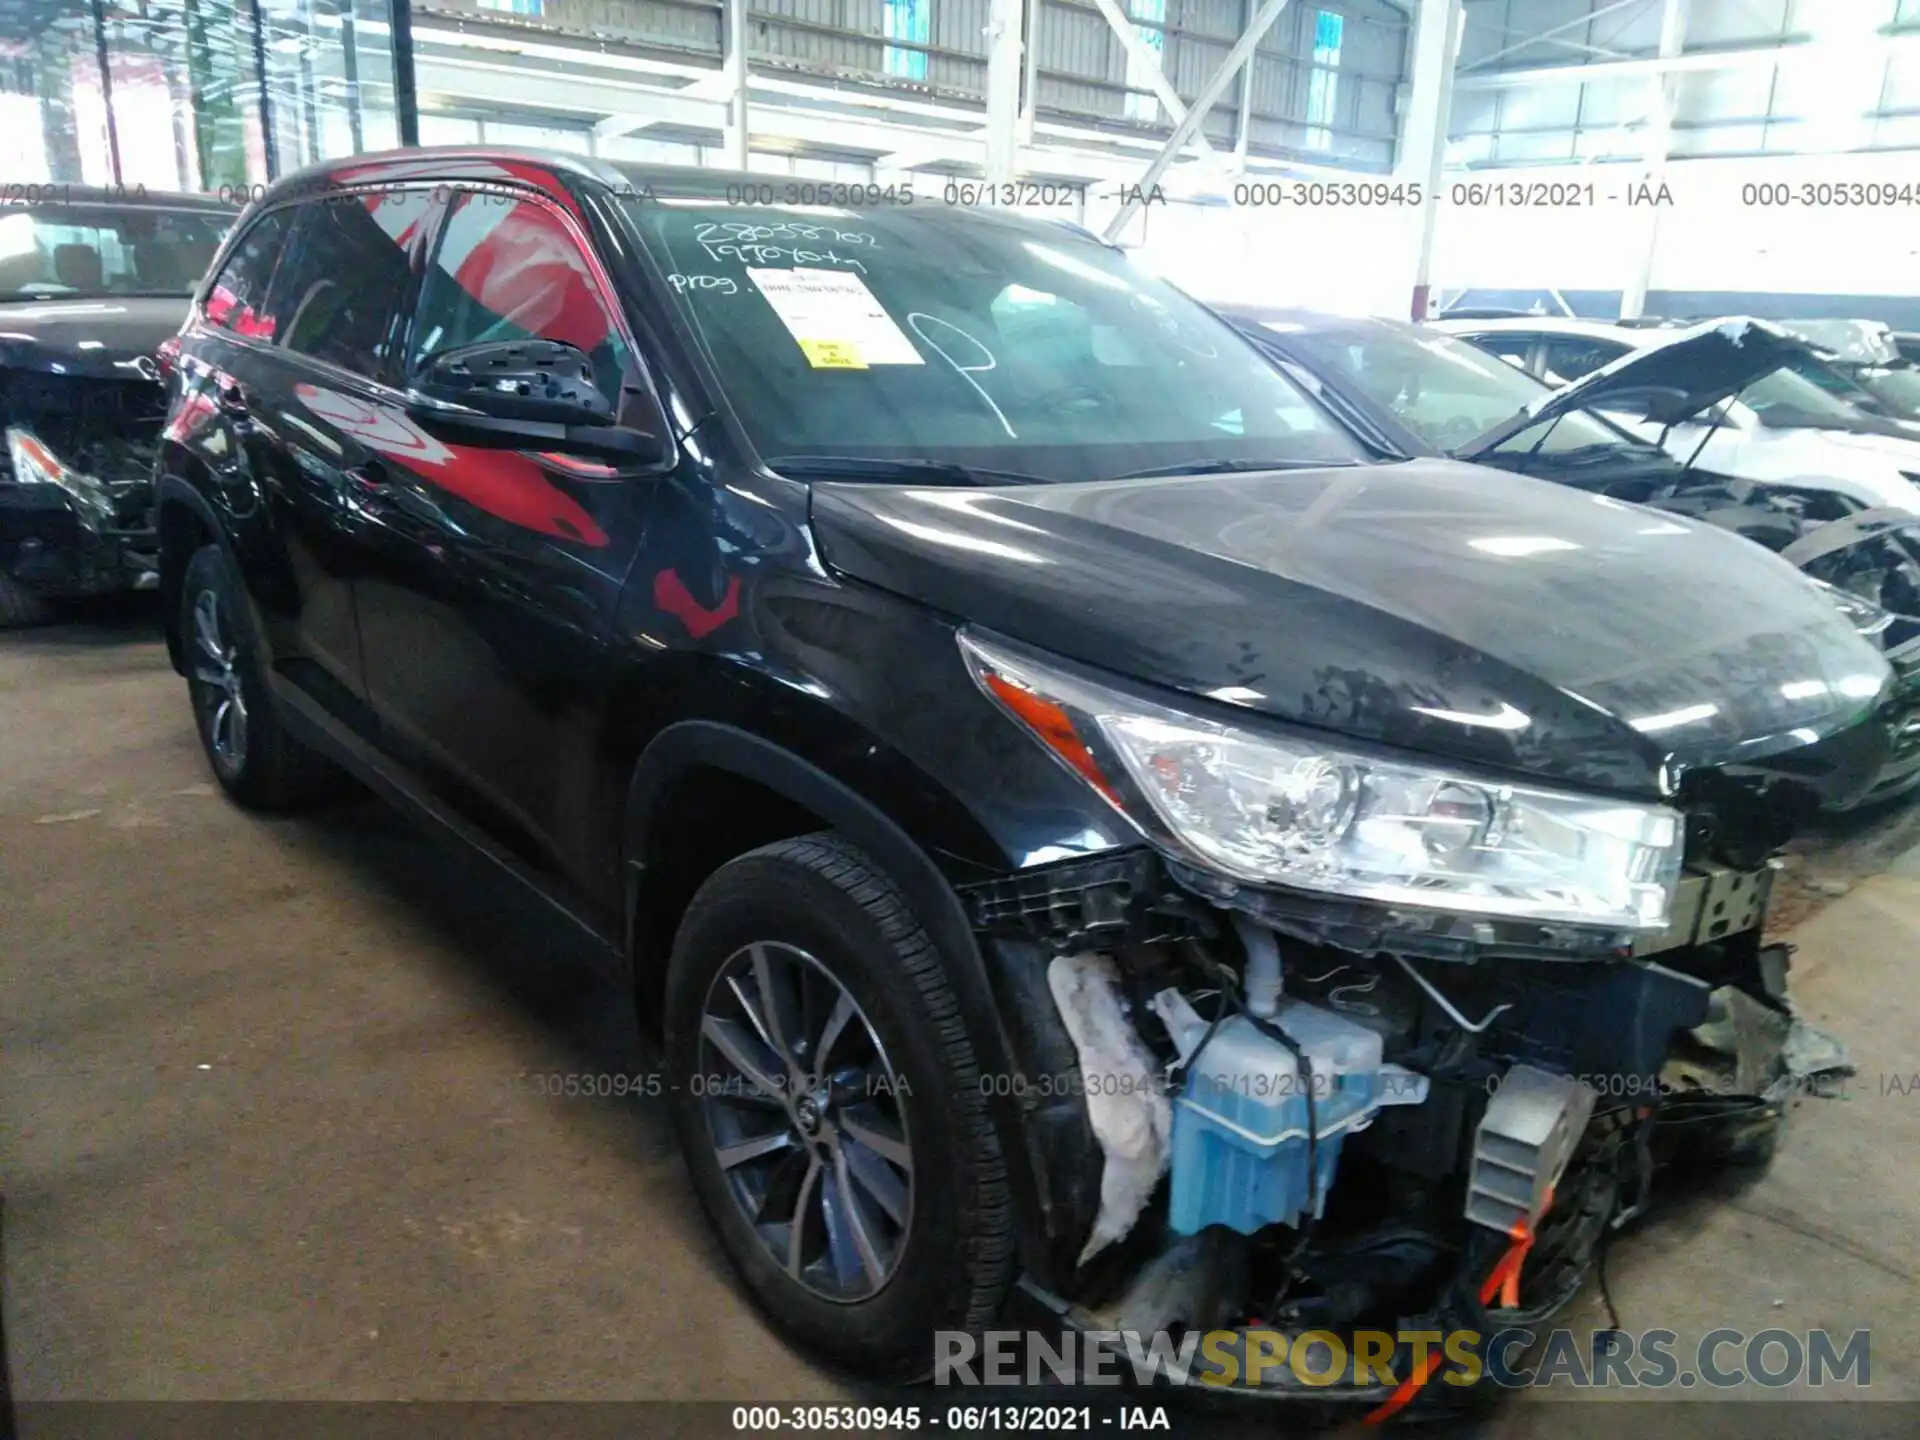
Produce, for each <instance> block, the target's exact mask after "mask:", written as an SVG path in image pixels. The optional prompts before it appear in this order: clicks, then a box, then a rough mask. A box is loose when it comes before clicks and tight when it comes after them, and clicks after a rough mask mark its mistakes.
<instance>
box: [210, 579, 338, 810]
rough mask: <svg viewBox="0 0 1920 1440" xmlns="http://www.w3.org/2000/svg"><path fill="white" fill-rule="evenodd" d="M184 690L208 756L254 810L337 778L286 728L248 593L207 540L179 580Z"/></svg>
mask: <svg viewBox="0 0 1920 1440" xmlns="http://www.w3.org/2000/svg"><path fill="white" fill-rule="evenodd" d="M180 634H181V636H182V637H183V639H184V650H185V657H186V667H187V691H188V694H189V695H190V696H191V698H192V700H193V717H194V722H195V727H196V728H197V730H198V731H199V734H200V745H201V748H202V749H203V750H205V751H206V755H207V763H208V764H210V765H211V766H212V767H213V775H214V778H215V779H216V780H218V781H219V782H220V785H221V788H222V789H224V790H225V791H226V792H227V793H228V794H229V795H231V796H232V797H233V798H234V799H235V800H238V801H239V802H240V803H241V804H242V805H245V806H247V807H249V808H250V809H255V810H282V809H287V808H290V807H292V806H295V805H299V804H302V803H305V802H308V801H311V800H313V799H314V798H316V797H317V796H318V795H320V794H321V793H323V792H325V791H326V790H328V789H330V788H331V786H332V783H333V782H335V781H336V780H337V778H338V775H339V772H338V771H336V770H334V769H333V767H332V766H331V765H329V764H328V763H327V762H326V760H325V759H323V758H322V757H321V756H320V755H318V754H317V753H315V752H314V751H313V750H310V749H309V748H307V747H306V746H305V745H303V744H302V743H301V742H300V741H298V740H296V739H295V738H294V737H293V736H292V735H290V734H288V733H287V729H286V727H285V725H284V724H283V723H282V721H281V719H280V714H279V711H278V710H277V709H276V708H275V706H274V703H273V695H272V692H271V691H270V690H269V689H268V688H267V683H266V676H265V673H264V671H263V670H262V669H261V664H260V648H259V646H258V644H257V643H256V641H255V638H254V634H253V628H252V624H251V620H250V616H249V612H248V610H247V608H246V598H245V595H244V594H243V592H242V591H241V588H240V584H239V581H238V580H237V579H236V578H235V576H234V574H233V567H232V566H231V564H229V562H228V560H227V556H226V552H225V551H223V550H222V549H221V548H220V547H219V546H218V545H204V546H202V547H201V548H200V549H199V550H198V551H196V552H195V553H194V557H193V559H192V560H191V561H189V562H188V564H187V570H186V574H185V576H184V577H183V579H182V582H181V586H180Z"/></svg>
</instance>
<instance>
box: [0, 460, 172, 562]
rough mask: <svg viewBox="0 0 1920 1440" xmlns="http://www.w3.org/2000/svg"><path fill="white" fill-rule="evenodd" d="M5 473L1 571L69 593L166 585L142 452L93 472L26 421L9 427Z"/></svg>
mask: <svg viewBox="0 0 1920 1440" xmlns="http://www.w3.org/2000/svg"><path fill="white" fill-rule="evenodd" d="M6 442H7V459H8V462H9V473H8V474H7V475H5V476H4V477H0V571H4V572H5V573H6V574H8V575H10V576H11V577H12V578H13V579H14V580H15V581H16V582H17V583H18V584H20V585H21V586H22V587H24V588H25V589H28V590H30V591H32V592H34V593H35V594H38V595H44V596H47V597H48V598H56V599H64V598H70V597H77V596H83V595H97V594H102V593H106V592H110V591H117V590H128V589H133V590H145V589H152V588H154V587H155V586H156V585H157V584H158V583H159V541H158V537H157V535H156V533H155V531H154V526H153V503H152V477H151V475H150V473H149V472H147V471H146V470H144V469H143V468H141V466H140V464H139V461H140V459H141V458H143V457H139V456H134V457H130V462H131V463H130V464H129V465H128V466H127V467H126V468H125V469H123V471H122V473H120V474H117V475H111V476H100V475H94V474H90V473H88V472H87V471H85V470H83V469H81V468H79V467H78V466H76V465H73V464H70V463H69V462H67V461H66V460H64V459H62V458H61V457H60V456H59V455H58V454H56V453H55V452H54V450H53V449H52V448H51V447H50V446H48V445H47V444H46V443H45V442H44V441H42V440H41V439H40V438H39V437H38V436H37V435H35V434H34V432H33V431H32V430H30V429H29V428H27V427H26V426H22V425H13V426H9V427H8V428H7V431H6Z"/></svg>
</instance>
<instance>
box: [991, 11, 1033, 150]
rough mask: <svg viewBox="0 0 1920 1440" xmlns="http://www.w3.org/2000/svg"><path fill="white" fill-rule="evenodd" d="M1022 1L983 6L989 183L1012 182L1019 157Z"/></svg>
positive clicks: (1022, 28)
mask: <svg viewBox="0 0 1920 1440" xmlns="http://www.w3.org/2000/svg"><path fill="white" fill-rule="evenodd" d="M1025 10H1026V0H991V3H990V4H989V5H988V7H987V133H986V146H987V154H986V166H985V169H986V173H987V180H988V182H989V183H991V184H994V185H1000V184H1004V183H1006V182H1007V181H1009V180H1011V179H1013V177H1014V172H1015V170H1016V169H1017V168H1018V157H1019V154H1020V68H1021V66H1020V52H1021V49H1022V48H1023V47H1022V43H1021V40H1022V35H1023V34H1024V32H1025V30H1026V25H1025Z"/></svg>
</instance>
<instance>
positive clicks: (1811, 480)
mask: <svg viewBox="0 0 1920 1440" xmlns="http://www.w3.org/2000/svg"><path fill="white" fill-rule="evenodd" d="M1434 328H1436V329H1438V330H1443V331H1445V332H1447V333H1449V334H1452V335H1457V336H1459V337H1461V338H1462V339H1465V340H1470V341H1472V342H1473V343H1474V344H1476V345H1478V346H1480V347H1481V348H1482V349H1484V350H1487V351H1489V352H1491V353H1492V354H1495V355H1498V356H1499V357H1500V358H1501V359H1503V360H1506V361H1507V362H1509V363H1510V364H1513V365H1515V366H1518V367H1519V368H1520V369H1522V370H1524V371H1526V372H1527V373H1528V374H1530V375H1533V376H1534V377H1536V378H1537V379H1540V380H1544V381H1545V382H1546V383H1548V384H1549V385H1555V386H1565V387H1568V391H1569V393H1570V394H1572V393H1577V394H1578V395H1579V396H1580V400H1581V403H1582V404H1583V405H1584V406H1585V407H1587V408H1589V409H1593V410H1597V411H1600V412H1601V413H1602V414H1605V415H1608V416H1610V417H1612V418H1614V419H1616V420H1618V421H1620V422H1621V423H1624V424H1626V425H1627V426H1629V427H1630V428H1631V429H1632V430H1633V431H1634V432H1635V433H1636V434H1639V435H1642V436H1645V437H1646V438H1647V439H1650V440H1653V441H1654V442H1655V443H1657V444H1659V445H1661V446H1662V447H1663V448H1664V449H1665V450H1666V451H1667V452H1668V453H1669V454H1671V455H1672V456H1673V457H1674V458H1675V459H1677V460H1680V461H1681V462H1683V463H1684V464H1686V465H1687V466H1688V468H1689V469H1691V470H1695V471H1699V472H1701V473H1703V474H1709V475H1715V476H1719V477H1722V478H1724V479H1726V480H1729V481H1736V482H1749V483H1751V484H1754V485H1757V486H1765V487H1769V488H1772V487H1781V488H1785V489H1787V490H1790V491H1793V492H1796V493H1799V494H1802V495H1804V496H1806V497H1807V502H1806V503H1808V504H1810V505H1812V506H1815V507H1824V508H1832V509H1833V513H1832V514H1831V515H1823V516H1822V517H1821V518H1831V519H1841V518H1853V517H1855V516H1857V514H1858V513H1859V512H1879V513H1880V514H1881V515H1884V514H1885V513H1886V512H1888V511H1897V512H1902V513H1905V514H1910V515H1911V514H1920V425H1915V424H1914V423H1913V422H1911V421H1906V420H1900V419H1893V418H1889V417H1887V416H1885V415H1876V414H1871V413H1869V412H1868V411H1866V410H1863V409H1861V408H1860V407H1859V406H1858V405H1855V404H1852V403H1850V402H1849V401H1848V400H1846V399H1844V398H1842V396H1841V395H1838V394H1834V393H1832V389H1833V388H1840V389H1843V390H1844V388H1845V387H1844V380H1843V378H1842V377H1840V376H1838V374H1837V372H1836V374H1835V376H1834V377H1833V379H1835V380H1841V381H1842V383H1841V384H1840V385H1839V386H1827V385H1822V384H1816V383H1815V382H1814V381H1813V380H1810V379H1808V378H1807V376H1806V374H1804V373H1800V372H1801V371H1804V370H1807V369H1809V368H1812V367H1818V366H1820V365H1821V364H1822V363H1823V362H1822V361H1821V360H1820V358H1819V356H1818V354H1817V352H1816V351H1814V350H1813V349H1812V348H1811V347H1809V346H1808V345H1807V344H1806V343H1805V342H1804V341H1801V340H1799V339H1797V338H1795V337H1794V336H1792V335H1790V334H1788V332H1786V331H1784V330H1782V329H1780V328H1779V327H1777V326H1775V325H1772V324H1769V323H1767V322H1766V321H1761V320H1749V319H1729V320H1721V321H1713V322H1709V323H1707V324H1704V325H1693V326H1681V325H1675V324H1672V323H1669V322H1658V321H1656V322H1637V323H1633V324H1621V323H1618V322H1610V321H1604V320H1578V319H1563V318H1560V317H1556V316H1546V315H1526V316H1517V317H1514V318H1512V319H1499V320H1442V321H1439V322H1438V323H1437V324H1436V325H1435V327H1434ZM1829 496H1830V497H1832V500H1831V501H1829V500H1827V499H1825V498H1824V497H1829ZM1833 538H1835V539H1838V538H1839V537H1837V536H1836V537H1833Z"/></svg>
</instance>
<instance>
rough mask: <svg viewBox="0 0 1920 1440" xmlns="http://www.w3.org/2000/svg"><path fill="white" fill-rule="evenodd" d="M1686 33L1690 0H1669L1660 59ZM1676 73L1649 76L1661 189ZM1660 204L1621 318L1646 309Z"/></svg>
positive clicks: (1651, 158) (1650, 216)
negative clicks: (1688, 2)
mask: <svg viewBox="0 0 1920 1440" xmlns="http://www.w3.org/2000/svg"><path fill="white" fill-rule="evenodd" d="M1686 34H1687V0H1666V3H1665V8H1664V9H1663V10H1662V11H1661V12H1660V58H1661V59H1663V60H1671V59H1672V58H1673V57H1674V56H1676V55H1678V54H1679V53H1680V48H1681V45H1682V43H1683V42H1684V41H1685V39H1686ZM1675 89H1676V86H1675V81H1674V78H1673V76H1672V75H1671V74H1670V73H1668V72H1666V71H1661V72H1658V73H1656V74H1654V75H1651V76H1649V77H1648V79H1647V149H1646V156H1647V183H1648V184H1650V185H1652V186H1653V187H1654V188H1655V189H1656V190H1657V189H1659V187H1660V185H1661V183H1662V181H1664V180H1665V179H1666V174H1667V151H1668V150H1670V149H1671V148H1672V146H1673V107H1674V101H1675V100H1676V99H1677V98H1678V97H1677V96H1676V94H1675ZM1660 211H1661V207H1660V206H1658V205H1651V206H1649V207H1647V236H1646V240H1645V242H1644V245H1643V248H1642V249H1641V251H1640V260H1639V263H1638V264H1637V265H1635V266H1634V269H1633V274H1632V276H1631V277H1630V278H1629V279H1628V281H1627V284H1626V287H1625V289H1623V290H1622V291H1621V292H1620V318H1621V319H1622V320H1634V319H1638V318H1639V316H1640V315H1641V314H1643V313H1644V312H1645V310H1646V308H1647V289H1648V287H1649V286H1651V285H1652V284H1653V257H1654V252H1655V251H1656V250H1657V249H1658V248H1659V245H1660Z"/></svg>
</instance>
